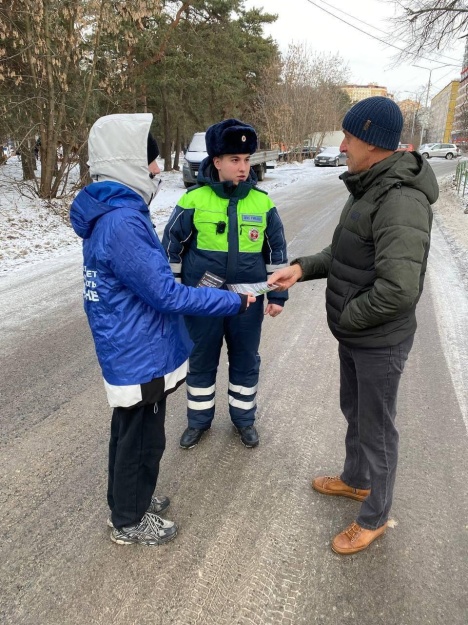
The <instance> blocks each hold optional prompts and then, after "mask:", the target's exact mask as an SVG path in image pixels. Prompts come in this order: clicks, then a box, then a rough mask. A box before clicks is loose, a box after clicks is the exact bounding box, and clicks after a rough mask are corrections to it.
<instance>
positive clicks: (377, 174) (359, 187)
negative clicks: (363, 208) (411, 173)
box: [340, 152, 403, 198]
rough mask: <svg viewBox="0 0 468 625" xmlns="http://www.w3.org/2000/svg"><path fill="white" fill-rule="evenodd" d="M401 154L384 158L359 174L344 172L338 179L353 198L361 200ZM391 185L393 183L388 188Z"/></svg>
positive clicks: (396, 153)
mask: <svg viewBox="0 0 468 625" xmlns="http://www.w3.org/2000/svg"><path fill="white" fill-rule="evenodd" d="M402 155H403V152H395V154H392V155H390V156H388V157H387V158H384V159H383V160H382V161H379V162H378V163H375V165H372V167H370V168H369V169H366V171H362V172H360V173H359V174H351V173H350V172H349V171H345V172H344V173H343V174H341V176H340V178H341V180H343V182H344V183H345V185H346V188H347V189H348V191H349V192H350V193H351V195H353V196H354V197H355V198H361V197H362V196H363V195H364V193H366V192H367V191H368V190H369V189H370V188H371V187H373V186H374V185H375V183H376V181H377V180H379V182H380V180H382V179H383V178H384V177H385V175H386V174H387V173H388V172H389V171H390V170H391V169H392V168H393V167H394V165H395V164H396V163H397V162H398V161H399V160H400V158H401V156H402ZM392 185H393V181H392V183H391V184H390V185H389V186H392Z"/></svg>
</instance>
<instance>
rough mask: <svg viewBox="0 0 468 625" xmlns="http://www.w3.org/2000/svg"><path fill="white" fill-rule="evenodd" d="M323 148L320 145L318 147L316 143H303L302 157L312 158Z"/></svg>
mask: <svg viewBox="0 0 468 625" xmlns="http://www.w3.org/2000/svg"><path fill="white" fill-rule="evenodd" d="M323 150H325V148H324V147H323V146H322V147H320V148H318V147H317V146H316V145H304V146H303V147H302V156H303V158H314V157H315V156H316V155H317V154H319V153H320V152H323Z"/></svg>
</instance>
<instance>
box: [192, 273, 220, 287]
mask: <svg viewBox="0 0 468 625" xmlns="http://www.w3.org/2000/svg"><path fill="white" fill-rule="evenodd" d="M225 282H226V280H223V278H220V277H219V276H217V275H216V274H215V273H211V271H205V273H204V274H203V275H202V277H201V278H200V280H199V281H198V284H197V288H198V287H200V286H208V287H211V288H212V289H220V288H221V287H222V286H223V284H224V283H225Z"/></svg>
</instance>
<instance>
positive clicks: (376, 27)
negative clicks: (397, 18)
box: [322, 0, 461, 66]
mask: <svg viewBox="0 0 468 625" xmlns="http://www.w3.org/2000/svg"><path fill="white" fill-rule="evenodd" d="M322 2H323V0H322ZM323 4H325V5H326V6H327V7H328V8H331V9H333V10H334V11H338V13H342V14H343V15H346V17H349V18H351V19H353V20H356V22H360V23H361V24H364V25H365V26H369V28H373V29H374V30H378V31H380V32H381V33H383V34H384V35H387V36H388V32H387V31H385V30H383V28H379V27H378V26H374V25H373V24H369V22H365V21H364V20H361V19H360V18H359V17H356V16H355V15H351V13H346V11H343V10H342V9H339V8H338V7H336V6H334V5H332V4H327V3H326V2H323ZM349 26H353V25H352V24H349ZM398 39H399V41H401V42H402V43H404V44H406V45H408V46H409V45H410V42H409V41H405V40H404V39H402V38H401V37H398ZM387 45H388V44H387ZM438 56H439V57H441V58H442V59H448V60H449V61H455V62H456V63H457V66H460V65H461V62H460V59H455V58H453V57H451V56H447V55H446V54H439V55H438ZM421 58H422V57H421ZM427 60H431V59H427ZM432 62H434V63H437V62H438V61H436V60H434V59H432Z"/></svg>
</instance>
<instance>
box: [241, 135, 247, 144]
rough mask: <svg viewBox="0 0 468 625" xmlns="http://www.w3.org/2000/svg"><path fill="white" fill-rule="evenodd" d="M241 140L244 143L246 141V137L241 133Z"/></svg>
mask: <svg viewBox="0 0 468 625" xmlns="http://www.w3.org/2000/svg"><path fill="white" fill-rule="evenodd" d="M241 141H242V143H245V142H246V141H247V137H246V136H245V135H242V137H241Z"/></svg>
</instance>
